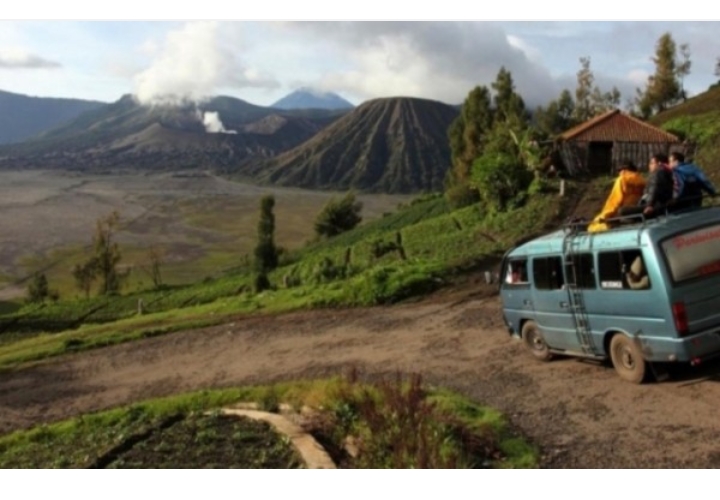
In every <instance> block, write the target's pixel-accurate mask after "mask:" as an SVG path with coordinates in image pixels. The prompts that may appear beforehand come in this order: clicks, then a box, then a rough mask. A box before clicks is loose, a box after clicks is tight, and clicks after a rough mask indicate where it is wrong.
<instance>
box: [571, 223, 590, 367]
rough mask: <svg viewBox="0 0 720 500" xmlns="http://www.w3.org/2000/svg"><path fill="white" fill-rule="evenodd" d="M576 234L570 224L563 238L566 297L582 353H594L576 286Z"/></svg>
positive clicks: (580, 291) (581, 296)
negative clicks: (568, 300)
mask: <svg viewBox="0 0 720 500" xmlns="http://www.w3.org/2000/svg"><path fill="white" fill-rule="evenodd" d="M577 236H578V231H577V229H576V228H574V227H572V226H571V227H570V229H569V231H568V232H567V233H566V234H565V237H564V238H563V260H564V262H565V270H566V273H565V274H566V275H567V277H566V281H567V282H566V283H565V286H566V287H567V290H568V298H569V299H570V312H571V314H572V316H573V320H574V323H575V333H576V334H577V337H578V340H579V341H580V346H581V347H582V352H583V353H584V354H589V355H595V354H596V350H595V346H594V344H593V339H592V332H591V331H590V325H589V322H588V314H587V309H586V308H585V299H584V297H583V292H582V288H580V287H579V286H578V279H577V278H578V269H577V267H578V264H579V262H578V260H577V259H576V256H577V252H576V250H577Z"/></svg>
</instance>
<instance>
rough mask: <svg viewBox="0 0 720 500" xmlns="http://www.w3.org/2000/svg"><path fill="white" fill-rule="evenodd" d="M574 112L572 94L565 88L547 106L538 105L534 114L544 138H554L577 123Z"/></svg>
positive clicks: (538, 128) (537, 126) (536, 123)
mask: <svg viewBox="0 0 720 500" xmlns="http://www.w3.org/2000/svg"><path fill="white" fill-rule="evenodd" d="M574 112H575V102H574V101H573V98H572V94H570V91H569V90H567V89H565V90H563V91H562V92H561V93H560V96H559V97H558V98H557V99H555V100H554V101H550V103H549V104H548V105H547V107H545V108H543V107H542V106H538V108H537V109H536V110H535V115H534V121H535V127H536V128H537V130H538V132H539V134H540V135H541V137H542V138H553V137H555V136H556V135H558V134H561V133H562V132H564V131H566V130H567V129H569V128H571V127H572V126H574V125H576V124H577V122H576V121H575V119H574V118H573V115H574V114H575V113H574Z"/></svg>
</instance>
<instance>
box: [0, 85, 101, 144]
mask: <svg viewBox="0 0 720 500" xmlns="http://www.w3.org/2000/svg"><path fill="white" fill-rule="evenodd" d="M105 104H106V103H103V102H98V101H86V100H81V99H61V98H52V97H31V96H27V95H23V94H15V93H13V92H5V91H3V90H0V144H7V143H12V142H20V141H23V140H25V139H28V138H30V137H32V136H34V135H37V134H39V133H40V132H43V131H45V130H49V129H52V128H54V127H57V126H59V125H61V124H63V123H64V122H67V121H69V120H72V119H73V118H75V117H77V116H78V115H80V114H82V113H84V112H85V111H89V110H91V109H96V108H98V107H100V106H104V105H105Z"/></svg>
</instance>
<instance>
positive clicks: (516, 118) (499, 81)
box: [491, 66, 527, 123]
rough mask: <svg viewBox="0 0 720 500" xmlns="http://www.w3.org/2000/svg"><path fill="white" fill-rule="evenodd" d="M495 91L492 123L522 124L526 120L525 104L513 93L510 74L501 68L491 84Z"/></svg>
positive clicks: (513, 86) (513, 87)
mask: <svg viewBox="0 0 720 500" xmlns="http://www.w3.org/2000/svg"><path fill="white" fill-rule="evenodd" d="M491 86H492V88H493V90H495V97H494V101H495V115H494V120H493V121H503V122H506V123H508V122H524V121H526V119H527V116H526V111H525V103H524V102H523V99H522V97H520V94H518V93H517V92H515V84H514V83H513V79H512V74H511V73H510V72H509V71H508V70H506V69H505V67H504V66H503V67H501V68H500V71H499V72H498V74H497V77H496V78H495V82H493V83H492V84H491Z"/></svg>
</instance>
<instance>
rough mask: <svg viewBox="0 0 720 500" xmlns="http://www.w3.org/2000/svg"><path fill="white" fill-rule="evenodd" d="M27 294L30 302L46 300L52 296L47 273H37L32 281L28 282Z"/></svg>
mask: <svg viewBox="0 0 720 500" xmlns="http://www.w3.org/2000/svg"><path fill="white" fill-rule="evenodd" d="M27 294H28V295H27V300H28V302H33V303H35V302H40V303H43V302H45V299H47V298H48V297H49V296H50V289H49V288H48V280H47V276H45V273H35V275H34V276H33V279H32V281H31V282H30V283H29V284H28V288H27Z"/></svg>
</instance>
